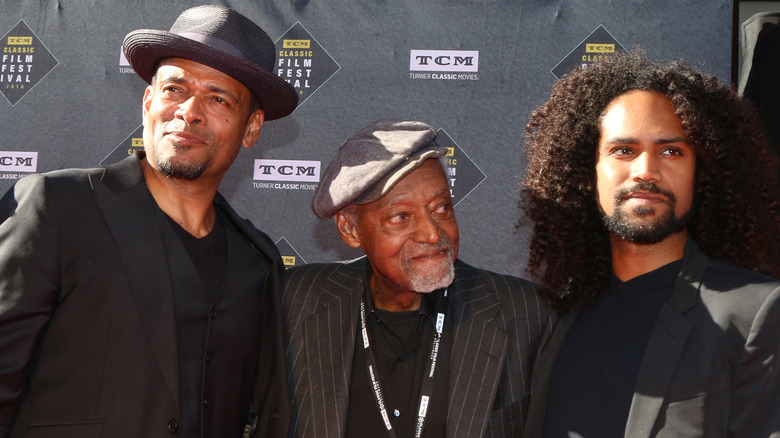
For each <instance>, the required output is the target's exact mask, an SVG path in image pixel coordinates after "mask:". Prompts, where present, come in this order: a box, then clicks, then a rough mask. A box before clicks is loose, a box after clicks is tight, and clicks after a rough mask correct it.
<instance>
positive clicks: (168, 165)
mask: <svg viewBox="0 0 780 438" xmlns="http://www.w3.org/2000/svg"><path fill="white" fill-rule="evenodd" d="M178 148H179V146H178V145H176V144H175V145H174V150H178ZM155 161H156V162H157V168H158V169H160V172H161V173H162V174H163V175H165V176H167V177H168V178H179V179H186V180H188V181H192V180H195V179H197V178H198V177H199V176H200V175H201V174H202V173H203V171H204V170H206V165H205V164H203V163H195V164H175V163H173V162H172V161H171V160H163V159H161V158H159V157H155Z"/></svg>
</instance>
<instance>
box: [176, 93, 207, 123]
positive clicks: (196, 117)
mask: <svg viewBox="0 0 780 438" xmlns="http://www.w3.org/2000/svg"><path fill="white" fill-rule="evenodd" d="M175 115H176V117H178V118H180V119H182V120H184V122H185V123H187V124H188V125H192V124H194V123H198V122H202V121H203V120H204V117H203V108H202V106H201V103H200V100H198V98H197V97H196V96H190V97H189V98H188V99H187V100H185V101H184V102H182V103H180V104H179V107H178V108H177V109H176V114H175Z"/></svg>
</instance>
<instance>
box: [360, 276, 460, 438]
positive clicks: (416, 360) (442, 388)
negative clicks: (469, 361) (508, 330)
mask: <svg viewBox="0 0 780 438" xmlns="http://www.w3.org/2000/svg"><path fill="white" fill-rule="evenodd" d="M365 295H367V296H368V297H367V300H366V315H367V321H366V326H367V329H368V331H369V336H370V339H371V349H372V350H373V352H374V356H375V358H376V361H377V368H378V370H379V374H380V384H381V386H382V391H383V393H384V397H385V406H386V409H387V411H388V415H389V417H390V422H391V424H392V425H393V429H394V430H395V434H396V437H398V438H405V437H413V436H414V430H415V427H416V424H417V411H418V407H419V403H420V389H421V387H422V382H423V376H424V374H425V373H426V371H427V370H426V366H427V364H428V357H429V355H430V353H431V345H432V342H433V337H434V333H435V323H436V309H437V305H438V302H439V300H440V299H442V295H443V290H438V291H435V292H432V293H429V294H423V296H422V299H421V301H420V309H419V310H415V311H411V312H389V311H383V310H381V309H376V307H375V306H374V300H373V297H372V296H371V294H370V293H365ZM450 319H451V315H449V314H447V316H446V317H445V319H444V330H443V332H442V338H441V344H440V347H439V354H438V358H437V361H436V362H437V365H436V368H435V373H434V387H433V393H432V395H431V398H430V402H429V405H428V411H427V416H426V420H425V429H424V431H423V437H425V438H439V437H442V438H443V437H445V436H446V434H445V426H446V421H447V405H448V394H447V393H448V389H449V362H450V352H451V345H452V330H451V324H448V322H449V321H450ZM357 323H358V324H359V323H360V321H357ZM349 394H350V397H349V410H348V414H347V437H352V438H357V437H361V438H363V437H368V436H370V437H386V436H388V433H387V429H386V428H385V424H384V421H383V420H382V417H381V415H380V414H379V408H378V407H377V403H376V399H375V397H374V392H373V390H372V389H371V380H370V378H369V375H368V365H367V362H366V352H365V349H364V348H363V338H362V334H361V331H360V328H359V327H358V335H357V339H356V342H355V356H354V359H353V362H352V379H351V382H350V391H349Z"/></svg>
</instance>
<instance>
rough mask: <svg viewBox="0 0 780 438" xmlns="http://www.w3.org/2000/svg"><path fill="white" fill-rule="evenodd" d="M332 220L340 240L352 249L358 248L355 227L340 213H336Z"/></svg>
mask: <svg viewBox="0 0 780 438" xmlns="http://www.w3.org/2000/svg"><path fill="white" fill-rule="evenodd" d="M333 220H334V221H335V222H336V228H337V229H338V230H339V236H341V239H342V240H344V242H345V243H346V244H347V245H349V246H351V247H352V248H359V247H360V236H359V235H358V231H357V227H356V226H354V225H353V224H352V222H350V221H349V219H347V217H346V216H345V215H344V213H342V212H338V213H336V215H335V216H333Z"/></svg>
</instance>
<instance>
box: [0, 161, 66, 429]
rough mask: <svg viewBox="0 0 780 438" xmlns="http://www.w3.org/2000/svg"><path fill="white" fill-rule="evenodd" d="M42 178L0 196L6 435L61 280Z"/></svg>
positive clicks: (53, 220) (0, 370) (1, 420)
mask: <svg viewBox="0 0 780 438" xmlns="http://www.w3.org/2000/svg"><path fill="white" fill-rule="evenodd" d="M51 198H53V196H50V195H48V194H47V189H46V179H45V177H43V176H41V175H30V176H27V177H25V178H23V179H21V180H19V181H18V182H17V183H16V185H15V186H14V187H12V188H11V189H10V190H9V191H8V192H7V193H6V194H5V196H4V197H3V198H2V200H0V437H4V436H5V435H6V434H7V433H8V429H9V428H10V423H11V421H12V419H13V416H14V413H15V411H16V408H17V406H18V404H19V400H20V397H21V394H22V391H23V389H24V386H25V380H26V376H27V372H28V369H29V366H30V362H31V359H32V357H33V355H34V353H35V349H36V346H37V343H38V340H39V338H40V336H41V333H42V332H43V330H44V328H45V326H46V324H47V322H48V320H49V318H50V316H51V314H52V312H53V310H54V307H55V305H56V301H57V293H58V290H59V284H60V280H59V278H60V274H59V272H60V271H59V257H58V250H57V248H58V235H57V217H56V211H55V202H56V200H55V199H51Z"/></svg>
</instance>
